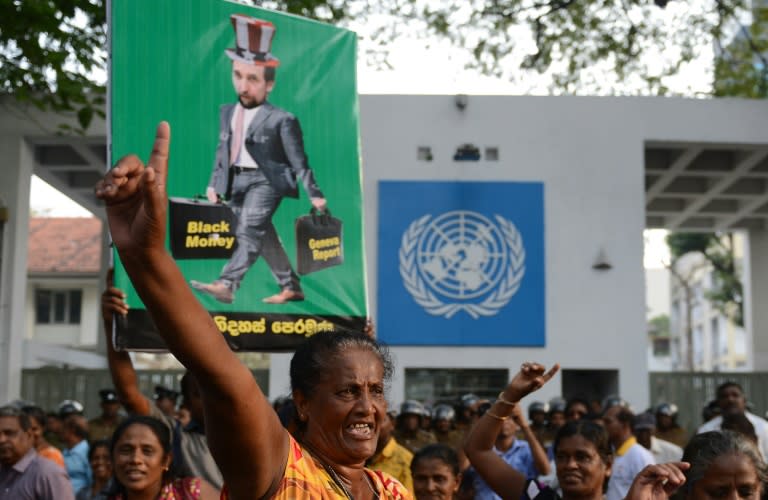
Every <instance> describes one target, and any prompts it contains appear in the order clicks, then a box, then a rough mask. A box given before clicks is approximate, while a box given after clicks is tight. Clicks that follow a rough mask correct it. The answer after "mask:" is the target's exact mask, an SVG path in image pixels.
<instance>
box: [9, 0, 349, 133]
mask: <svg viewBox="0 0 768 500" xmlns="http://www.w3.org/2000/svg"><path fill="white" fill-rule="evenodd" d="M244 3H250V2H244ZM337 4H338V5H337ZM265 6H267V7H271V8H276V9H279V10H283V11H286V12H290V13H292V14H297V15H301V16H304V17H310V18H314V19H319V20H322V21H327V22H333V23H336V22H339V21H340V20H341V19H342V18H344V16H345V10H344V6H345V2H343V1H341V2H336V1H335V0H280V1H276V2H268V4H267V3H265ZM106 21H107V18H106V7H105V0H0V92H2V93H5V94H11V95H13V96H14V97H15V98H16V100H18V101H20V102H22V103H27V104H32V105H33V106H35V107H37V108H39V109H41V110H50V111H54V112H57V113H62V114H75V115H76V117H77V122H78V123H79V125H80V128H72V127H69V126H67V125H61V126H60V128H61V129H62V130H64V131H73V130H74V131H76V132H80V133H83V132H84V130H85V129H86V128H88V126H89V124H90V123H91V121H92V120H93V118H94V116H100V117H102V118H103V117H104V116H105V111H104V110H105V103H106V88H105V79H106V61H107V53H106V42H107V25H106Z"/></svg>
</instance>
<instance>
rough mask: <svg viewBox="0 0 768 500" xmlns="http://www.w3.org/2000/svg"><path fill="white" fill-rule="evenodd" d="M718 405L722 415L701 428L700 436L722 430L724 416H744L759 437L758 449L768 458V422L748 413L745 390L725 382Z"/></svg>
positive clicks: (722, 385) (718, 393)
mask: <svg viewBox="0 0 768 500" xmlns="http://www.w3.org/2000/svg"><path fill="white" fill-rule="evenodd" d="M716 395H717V405H718V406H719V407H720V415H719V416H717V417H715V418H713V419H712V420H710V421H709V422H707V423H705V424H704V425H702V426H701V427H699V430H698V432H697V433H698V434H701V433H702V432H709V431H719V430H720V429H722V425H723V416H728V415H736V414H739V413H741V414H744V415H745V416H746V417H747V418H748V419H749V421H750V422H751V423H752V425H753V426H754V427H755V434H756V435H757V447H758V448H759V449H760V452H761V453H762V454H763V458H765V457H768V422H766V421H765V420H764V419H762V418H760V417H758V416H757V415H753V414H752V413H749V412H748V411H747V399H746V398H745V397H744V390H743V389H742V388H741V386H740V385H739V384H737V383H736V382H725V383H723V384H721V385H720V386H719V387H718V388H717V392H716Z"/></svg>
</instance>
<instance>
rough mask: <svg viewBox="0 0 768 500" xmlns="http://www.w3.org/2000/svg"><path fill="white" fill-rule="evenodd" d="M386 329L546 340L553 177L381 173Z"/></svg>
mask: <svg viewBox="0 0 768 500" xmlns="http://www.w3.org/2000/svg"><path fill="white" fill-rule="evenodd" d="M378 241H379V252H378V256H379V263H378V264H379V265H378V285H379V288H378V318H377V328H376V330H377V333H378V335H379V337H380V338H381V339H382V340H384V341H385V342H387V343H389V344H391V345H463V346H494V345H498V346H544V345H545V318H546V314H545V312H546V310H545V304H544V300H545V272H544V262H545V252H544V185H543V184H542V183H539V182H436V181H381V182H380V183H379V238H378Z"/></svg>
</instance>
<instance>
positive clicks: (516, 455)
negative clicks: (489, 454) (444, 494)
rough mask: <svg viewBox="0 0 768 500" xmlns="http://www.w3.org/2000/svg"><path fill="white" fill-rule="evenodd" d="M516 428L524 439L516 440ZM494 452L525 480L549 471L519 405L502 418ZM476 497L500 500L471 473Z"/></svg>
mask: <svg viewBox="0 0 768 500" xmlns="http://www.w3.org/2000/svg"><path fill="white" fill-rule="evenodd" d="M518 429H519V430H520V431H522V434H523V435H524V436H525V440H523V439H517V438H516V434H517V431H518ZM494 450H495V451H496V453H497V454H498V455H499V456H500V457H501V459H502V460H504V461H505V462H506V463H508V464H509V465H510V466H511V467H512V468H514V469H516V470H517V471H518V472H520V473H521V474H523V475H524V476H525V478H526V479H535V478H537V477H538V476H546V475H548V474H549V471H550V466H549V459H548V458H547V453H546V451H544V448H543V447H542V446H541V444H540V443H539V441H538V440H537V439H536V436H534V434H533V430H531V426H530V425H529V424H528V421H527V420H526V419H525V416H524V415H523V411H522V410H521V409H520V405H519V404H518V405H516V406H515V408H514V410H513V411H512V415H511V416H510V418H508V419H506V420H504V422H503V423H502V426H501V430H500V431H499V434H498V435H497V436H496V442H495V443H494ZM474 487H475V499H477V500H500V497H499V496H498V495H496V494H495V493H494V492H493V490H491V488H490V486H488V484H486V482H485V481H484V480H483V479H482V478H481V477H480V476H479V475H477V474H475V475H474Z"/></svg>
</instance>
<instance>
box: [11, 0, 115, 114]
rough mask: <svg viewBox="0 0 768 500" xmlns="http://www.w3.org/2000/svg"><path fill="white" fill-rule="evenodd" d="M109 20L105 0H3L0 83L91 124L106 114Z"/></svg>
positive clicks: (17, 94)
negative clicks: (104, 76)
mask: <svg viewBox="0 0 768 500" xmlns="http://www.w3.org/2000/svg"><path fill="white" fill-rule="evenodd" d="M105 23H106V12H105V10H104V5H103V2H102V1H101V0H56V1H53V0H33V1H23V0H0V86H1V87H0V89H2V92H4V93H8V94H12V95H13V96H15V98H16V99H17V100H19V101H22V102H28V103H31V104H33V105H35V106H36V107H38V108H40V109H49V110H53V111H56V112H61V113H63V112H76V113H77V119H78V121H79V123H80V126H81V127H83V128H86V127H87V126H88V124H90V122H91V120H92V119H93V116H94V115H96V114H98V115H101V116H104V102H105V90H104V84H103V83H104V82H103V81H99V79H98V78H96V77H95V76H94V75H95V74H96V73H98V72H99V71H100V70H101V71H102V72H103V69H104V67H105V64H106V55H105V52H104V47H105V44H106V24H105Z"/></svg>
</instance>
